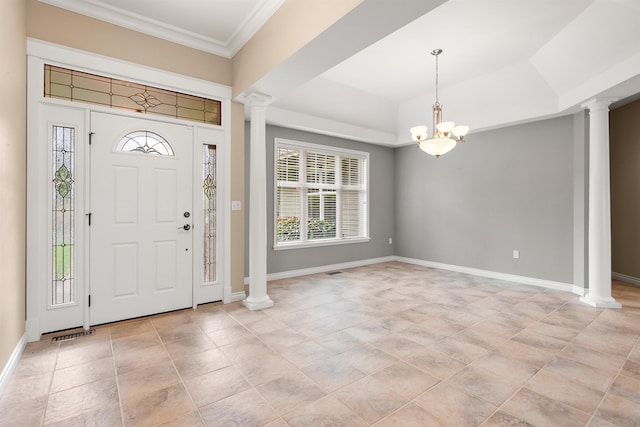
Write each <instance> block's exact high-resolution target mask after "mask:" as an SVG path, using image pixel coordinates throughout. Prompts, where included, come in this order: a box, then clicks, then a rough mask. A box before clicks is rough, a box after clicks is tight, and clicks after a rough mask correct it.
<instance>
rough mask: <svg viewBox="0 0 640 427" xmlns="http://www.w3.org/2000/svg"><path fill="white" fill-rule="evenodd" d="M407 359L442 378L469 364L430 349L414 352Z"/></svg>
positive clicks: (408, 361)
mask: <svg viewBox="0 0 640 427" xmlns="http://www.w3.org/2000/svg"><path fill="white" fill-rule="evenodd" d="M405 361H406V362H407V363H410V364H412V365H413V366H415V367H417V368H419V369H421V370H422V371H424V372H426V373H428V374H430V375H433V376H434V377H436V378H439V379H441V380H445V379H447V378H449V377H450V376H452V375H453V374H455V373H457V372H459V371H461V370H462V369H464V367H465V366H467V364H466V363H463V362H460V361H459V360H456V359H453V358H452V357H449V356H447V355H446V354H444V353H440V352H438V351H433V350H430V349H424V350H422V351H420V352H418V353H416V354H413V355H411V356H409V357H407V358H406V359H405Z"/></svg>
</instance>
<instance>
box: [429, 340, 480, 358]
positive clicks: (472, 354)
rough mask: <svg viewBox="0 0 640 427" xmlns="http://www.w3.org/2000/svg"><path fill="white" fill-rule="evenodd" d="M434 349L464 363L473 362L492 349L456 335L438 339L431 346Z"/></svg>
mask: <svg viewBox="0 0 640 427" xmlns="http://www.w3.org/2000/svg"><path fill="white" fill-rule="evenodd" d="M430 348H431V349H433V350H436V351H439V352H440V353H444V354H446V355H447V356H450V357H452V358H454V359H456V360H459V361H461V362H463V363H471V362H473V361H474V360H476V359H478V358H480V357H482V356H486V355H487V354H489V353H490V352H491V350H489V349H487V348H484V347H481V346H479V345H476V344H472V343H470V342H466V341H463V340H459V339H457V338H456V337H455V336H453V337H449V338H445V339H443V340H442V341H438V342H437V343H435V344H434V345H432V346H431V347H430Z"/></svg>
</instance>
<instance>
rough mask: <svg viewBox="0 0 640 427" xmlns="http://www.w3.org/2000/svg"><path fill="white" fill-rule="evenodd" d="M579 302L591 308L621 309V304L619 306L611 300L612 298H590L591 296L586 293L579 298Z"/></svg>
mask: <svg viewBox="0 0 640 427" xmlns="http://www.w3.org/2000/svg"><path fill="white" fill-rule="evenodd" d="M580 301H581V302H583V303H585V304H588V305H590V306H592V307H598V308H622V304H620V303H619V302H616V300H615V299H613V297H605V298H600V297H594V296H591V294H589V293H588V294H587V295H585V296H583V297H580Z"/></svg>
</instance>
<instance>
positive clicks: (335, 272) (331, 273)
mask: <svg viewBox="0 0 640 427" xmlns="http://www.w3.org/2000/svg"><path fill="white" fill-rule="evenodd" d="M340 273H342V271H330V272H328V273H327V274H328V275H329V276H333V275H334V274H340Z"/></svg>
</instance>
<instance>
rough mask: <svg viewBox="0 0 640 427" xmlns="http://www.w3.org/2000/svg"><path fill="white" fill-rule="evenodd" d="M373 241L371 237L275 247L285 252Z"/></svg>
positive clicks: (297, 243) (276, 249)
mask: <svg viewBox="0 0 640 427" xmlns="http://www.w3.org/2000/svg"><path fill="white" fill-rule="evenodd" d="M370 240H371V237H354V238H352V239H341V240H316V241H313V242H292V243H280V244H278V245H274V246H273V250H274V251H284V250H288V249H304V248H315V247H321V246H335V245H349V244H352V243H366V242H368V241H370Z"/></svg>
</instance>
